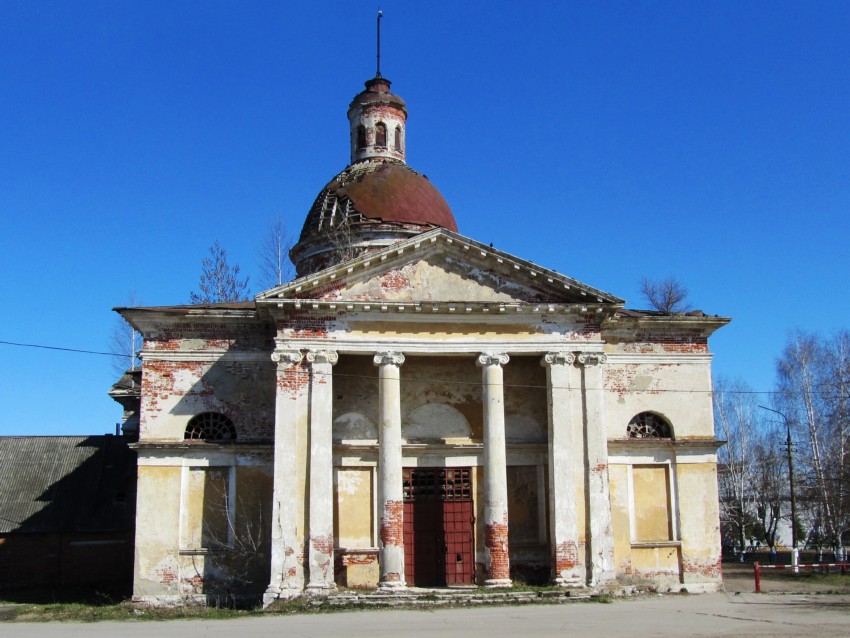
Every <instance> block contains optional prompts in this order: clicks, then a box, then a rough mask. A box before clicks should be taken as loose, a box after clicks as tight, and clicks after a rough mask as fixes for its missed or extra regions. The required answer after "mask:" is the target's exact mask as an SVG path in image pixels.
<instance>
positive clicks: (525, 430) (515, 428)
mask: <svg viewBox="0 0 850 638" xmlns="http://www.w3.org/2000/svg"><path fill="white" fill-rule="evenodd" d="M505 440H506V441H508V442H509V443H545V442H546V441H547V440H548V437H547V432H546V426H545V425H544V424H542V423H540V421H538V420H537V419H535V418H534V417H532V416H528V415H527V414H517V413H515V412H508V413H507V414H506V415H505Z"/></svg>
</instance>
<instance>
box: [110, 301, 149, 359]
mask: <svg viewBox="0 0 850 638" xmlns="http://www.w3.org/2000/svg"><path fill="white" fill-rule="evenodd" d="M137 305H138V299H137V298H136V291H134V290H131V291H130V294H129V295H128V297H127V306H128V307H130V308H132V307H134V306H137ZM141 348H142V335H140V334H139V333H138V332H136V330H135V328H133V326H131V325H130V324H129V323H127V320H126V319H124V317H122V316H120V315H119V316H117V317H116V318H115V326H114V327H113V329H112V336H111V337H110V338H109V351H110V352H114V353H115V356H114V357H112V370H113V372H115V374H116V375H122V374H124V372H126V371H127V370H128V369H130V368H133V369H135V368H138V367H140V366H141V365H142V362H141V361H140V360H139V357H138V353H139V350H141Z"/></svg>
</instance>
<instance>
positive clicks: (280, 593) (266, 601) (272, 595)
mask: <svg viewBox="0 0 850 638" xmlns="http://www.w3.org/2000/svg"><path fill="white" fill-rule="evenodd" d="M303 593H304V592H302V591H301V590H299V589H293V588H290V587H284V588H283V589H281V588H279V587H269V588H268V589H267V590H266V591H265V592H264V593H263V609H265V608H266V607H268V606H269V605H271V604H272V603H273V602H275V601H276V600H292V599H293V598H298V597H299V596H300V595H301V594H303Z"/></svg>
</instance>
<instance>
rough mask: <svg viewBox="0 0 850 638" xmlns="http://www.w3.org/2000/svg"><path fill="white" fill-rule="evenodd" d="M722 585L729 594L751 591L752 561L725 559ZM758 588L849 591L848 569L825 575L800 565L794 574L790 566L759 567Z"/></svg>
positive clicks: (784, 591) (779, 591)
mask: <svg viewBox="0 0 850 638" xmlns="http://www.w3.org/2000/svg"><path fill="white" fill-rule="evenodd" d="M723 584H724V586H725V587H726V591H727V592H730V593H737V592H740V593H752V592H754V591H755V578H754V575H753V564H752V563H736V562H724V563H723ZM761 590H762V593H773V594H830V593H835V594H839V593H840V594H850V569H848V571H847V574H846V575H845V576H841V575H840V574H839V573H837V570H836V571H835V572H834V573H832V574H830V575H829V576H824V575H822V574H813V573H812V570H811V569H806V568H800V571H799V573H797V574H795V573H793V572H792V571H791V570H790V569H784V570H778V569H762V571H761Z"/></svg>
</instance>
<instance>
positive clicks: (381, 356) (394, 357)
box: [372, 351, 404, 366]
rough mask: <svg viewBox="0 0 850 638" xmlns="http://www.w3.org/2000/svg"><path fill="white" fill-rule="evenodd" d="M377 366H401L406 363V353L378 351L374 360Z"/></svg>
mask: <svg viewBox="0 0 850 638" xmlns="http://www.w3.org/2000/svg"><path fill="white" fill-rule="evenodd" d="M372 361H373V363H374V364H375V365H376V366H386V365H393V366H400V365H401V364H403V363H404V355H403V354H402V353H401V352H392V351H388V352H376V353H375V357H374V359H373V360H372Z"/></svg>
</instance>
